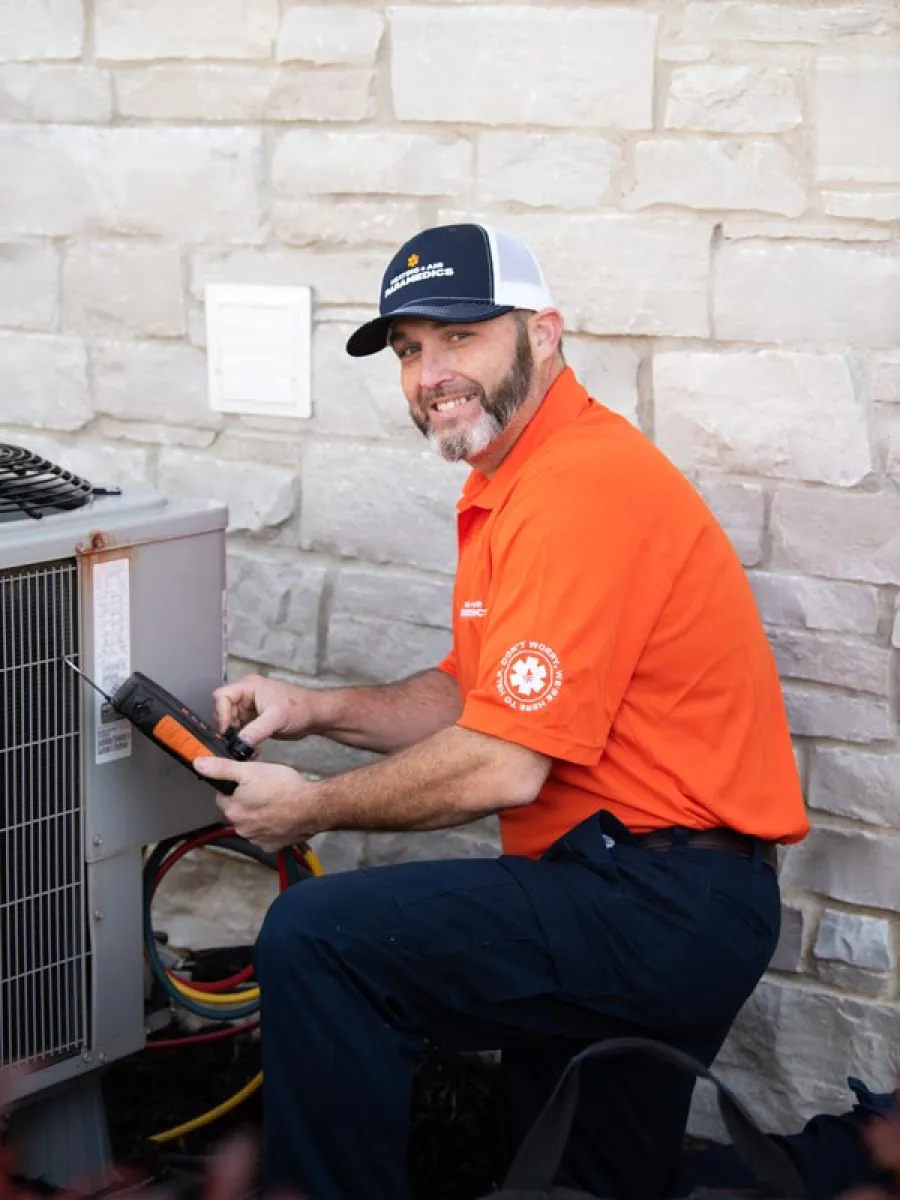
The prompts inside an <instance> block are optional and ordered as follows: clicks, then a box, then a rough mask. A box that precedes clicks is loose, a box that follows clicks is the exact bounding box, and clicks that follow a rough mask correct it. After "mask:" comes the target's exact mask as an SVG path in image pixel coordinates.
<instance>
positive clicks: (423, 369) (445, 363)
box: [419, 339, 454, 391]
mask: <svg viewBox="0 0 900 1200" xmlns="http://www.w3.org/2000/svg"><path fill="white" fill-rule="evenodd" d="M453 376H454V371H453V361H452V357H451V355H450V353H449V351H448V349H447V347H446V346H444V345H442V344H441V343H440V342H432V341H430V339H425V340H423V342H422V347H421V350H420V351H419V387H421V388H424V389H426V390H428V391H435V390H437V389H439V388H441V387H443V386H444V385H445V384H447V383H449V382H450V380H451V379H452V378H453Z"/></svg>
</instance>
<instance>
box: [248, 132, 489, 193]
mask: <svg viewBox="0 0 900 1200" xmlns="http://www.w3.org/2000/svg"><path fill="white" fill-rule="evenodd" d="M472 157H473V155H472V146H471V144H470V143H469V142H468V141H466V140H465V139H464V138H460V137H453V138H449V139H446V140H445V139H438V138H435V137H432V136H431V135H430V134H424V133H395V132H388V131H382V132H374V131H373V132H357V131H355V130H352V131H350V132H347V133H344V132H340V133H337V132H332V131H325V130H318V129H292V130H290V131H289V132H287V133H283V134H282V135H281V137H280V138H279V139H278V142H277V144H276V147H275V152H274V157H273V160H272V182H273V185H274V187H275V191H276V193H278V194H279V195H282V196H295V195H300V196H303V195H317V194H318V195H329V194H332V193H339V194H352V193H363V194H365V193H383V194H384V195H386V196H395V195H397V194H398V193H402V194H405V195H410V196H455V195H458V194H459V193H460V192H462V191H464V190H465V189H466V188H468V186H469V184H470V181H471V177H472Z"/></svg>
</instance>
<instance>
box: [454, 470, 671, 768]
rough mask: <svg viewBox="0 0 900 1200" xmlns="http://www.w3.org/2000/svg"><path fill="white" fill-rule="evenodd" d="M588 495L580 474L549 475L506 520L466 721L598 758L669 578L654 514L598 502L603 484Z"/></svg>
mask: <svg viewBox="0 0 900 1200" xmlns="http://www.w3.org/2000/svg"><path fill="white" fill-rule="evenodd" d="M596 469H597V467H596V465H594V466H593V467H592V470H594V471H596ZM586 490H587V489H584V488H579V486H578V472H577V471H575V472H572V471H565V470H556V471H553V472H545V473H544V474H542V475H541V476H537V475H536V476H534V477H532V478H531V479H529V480H527V481H524V480H523V481H522V483H521V484H520V485H519V486H518V487H517V488H516V489H515V491H514V493H513V495H512V496H511V497H510V500H509V501H508V503H507V506H506V508H505V509H504V511H503V513H501V514H500V515H499V516H498V518H497V521H496V523H495V526H494V531H493V533H492V537H491V558H492V570H491V586H490V589H489V592H488V601H487V605H486V607H487V615H486V617H485V628H484V634H483V639H482V643H481V654H480V658H479V666H478V678H477V682H476V685H475V686H474V687H473V688H472V690H471V691H470V692H469V694H468V696H467V697H466V702H465V706H464V709H463V713H462V716H461V717H460V720H459V724H460V725H461V726H463V727H465V728H467V729H472V730H476V731H478V732H480V733H486V734H491V735H493V736H495V737H500V738H504V739H505V740H507V741H512V742H516V743H518V744H520V745H523V746H527V747H528V748H530V749H532V750H535V751H537V752H538V753H541V754H545V755H547V756H548V757H551V758H557V759H563V760H567V761H569V762H573V763H578V764H582V765H593V764H596V763H597V762H599V760H600V758H601V757H602V754H603V749H604V746H605V744H606V739H607V735H608V733H609V729H610V725H611V724H612V722H613V720H614V718H615V716H616V713H617V711H618V709H619V706H620V704H621V702H622V698H623V696H624V694H625V691H626V689H627V687H628V683H629V680H630V679H631V677H632V675H633V673H634V671H635V669H636V667H637V664H638V663H639V660H640V658H641V654H642V651H643V649H644V646H645V645H646V642H647V639H648V637H649V636H650V632H651V630H652V629H653V626H654V624H655V623H656V621H657V619H658V616H659V612H660V609H661V606H662V604H663V603H664V600H665V597H666V596H667V595H668V592H669V590H670V588H671V580H670V579H668V577H667V574H666V571H665V568H664V565H663V561H662V558H661V556H660V555H659V554H658V553H657V552H656V551H655V549H654V546H653V544H652V539H651V538H650V536H649V533H648V530H647V528H646V525H647V519H646V517H645V516H642V515H641V513H640V512H632V511H629V508H628V504H629V502H628V501H625V502H624V503H623V500H624V498H623V497H622V496H617V497H616V496H611V497H610V500H611V503H610V504H609V505H608V506H607V505H603V504H598V503H597V502H596V498H597V489H596V486H594V487H592V488H591V489H590V490H589V492H588V494H592V502H591V503H590V504H588V503H586V502H585V491H586ZM613 501H615V502H613ZM635 507H636V508H639V507H640V501H639V498H637V504H636V505H635Z"/></svg>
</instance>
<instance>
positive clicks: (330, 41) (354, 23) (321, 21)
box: [275, 4, 384, 64]
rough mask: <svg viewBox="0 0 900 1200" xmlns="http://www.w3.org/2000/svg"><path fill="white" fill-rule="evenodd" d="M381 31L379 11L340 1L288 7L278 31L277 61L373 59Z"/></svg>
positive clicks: (329, 61) (354, 60)
mask: <svg viewBox="0 0 900 1200" xmlns="http://www.w3.org/2000/svg"><path fill="white" fill-rule="evenodd" d="M383 33H384V18H383V17H382V15H381V13H379V12H373V11H371V10H367V9H365V8H358V7H353V8H351V7H350V6H348V5H343V4H328V5H309V4H302V5H296V6H295V7H291V8H288V9H287V11H286V12H285V14H284V18H283V20H282V23H281V29H280V30H279V32H278V41H277V43H276V47H275V52H276V55H277V57H278V61H279V62H308V63H362V64H368V63H373V62H374V61H375V56H376V54H377V53H378V46H379V44H380V42H381V37H382V34H383Z"/></svg>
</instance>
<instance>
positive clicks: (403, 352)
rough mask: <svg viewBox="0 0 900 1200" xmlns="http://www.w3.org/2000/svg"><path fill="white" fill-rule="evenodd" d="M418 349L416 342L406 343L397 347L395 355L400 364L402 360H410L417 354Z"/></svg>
mask: <svg viewBox="0 0 900 1200" xmlns="http://www.w3.org/2000/svg"><path fill="white" fill-rule="evenodd" d="M419 349H420V347H419V345H418V343H417V342H407V343H406V345H405V346H399V347H398V348H397V349H396V351H395V353H396V355H397V357H398V358H399V359H400V361H401V362H402V361H403V360H404V359H408V358H412V356H413V355H414V354H417V353H418V352H419Z"/></svg>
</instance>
